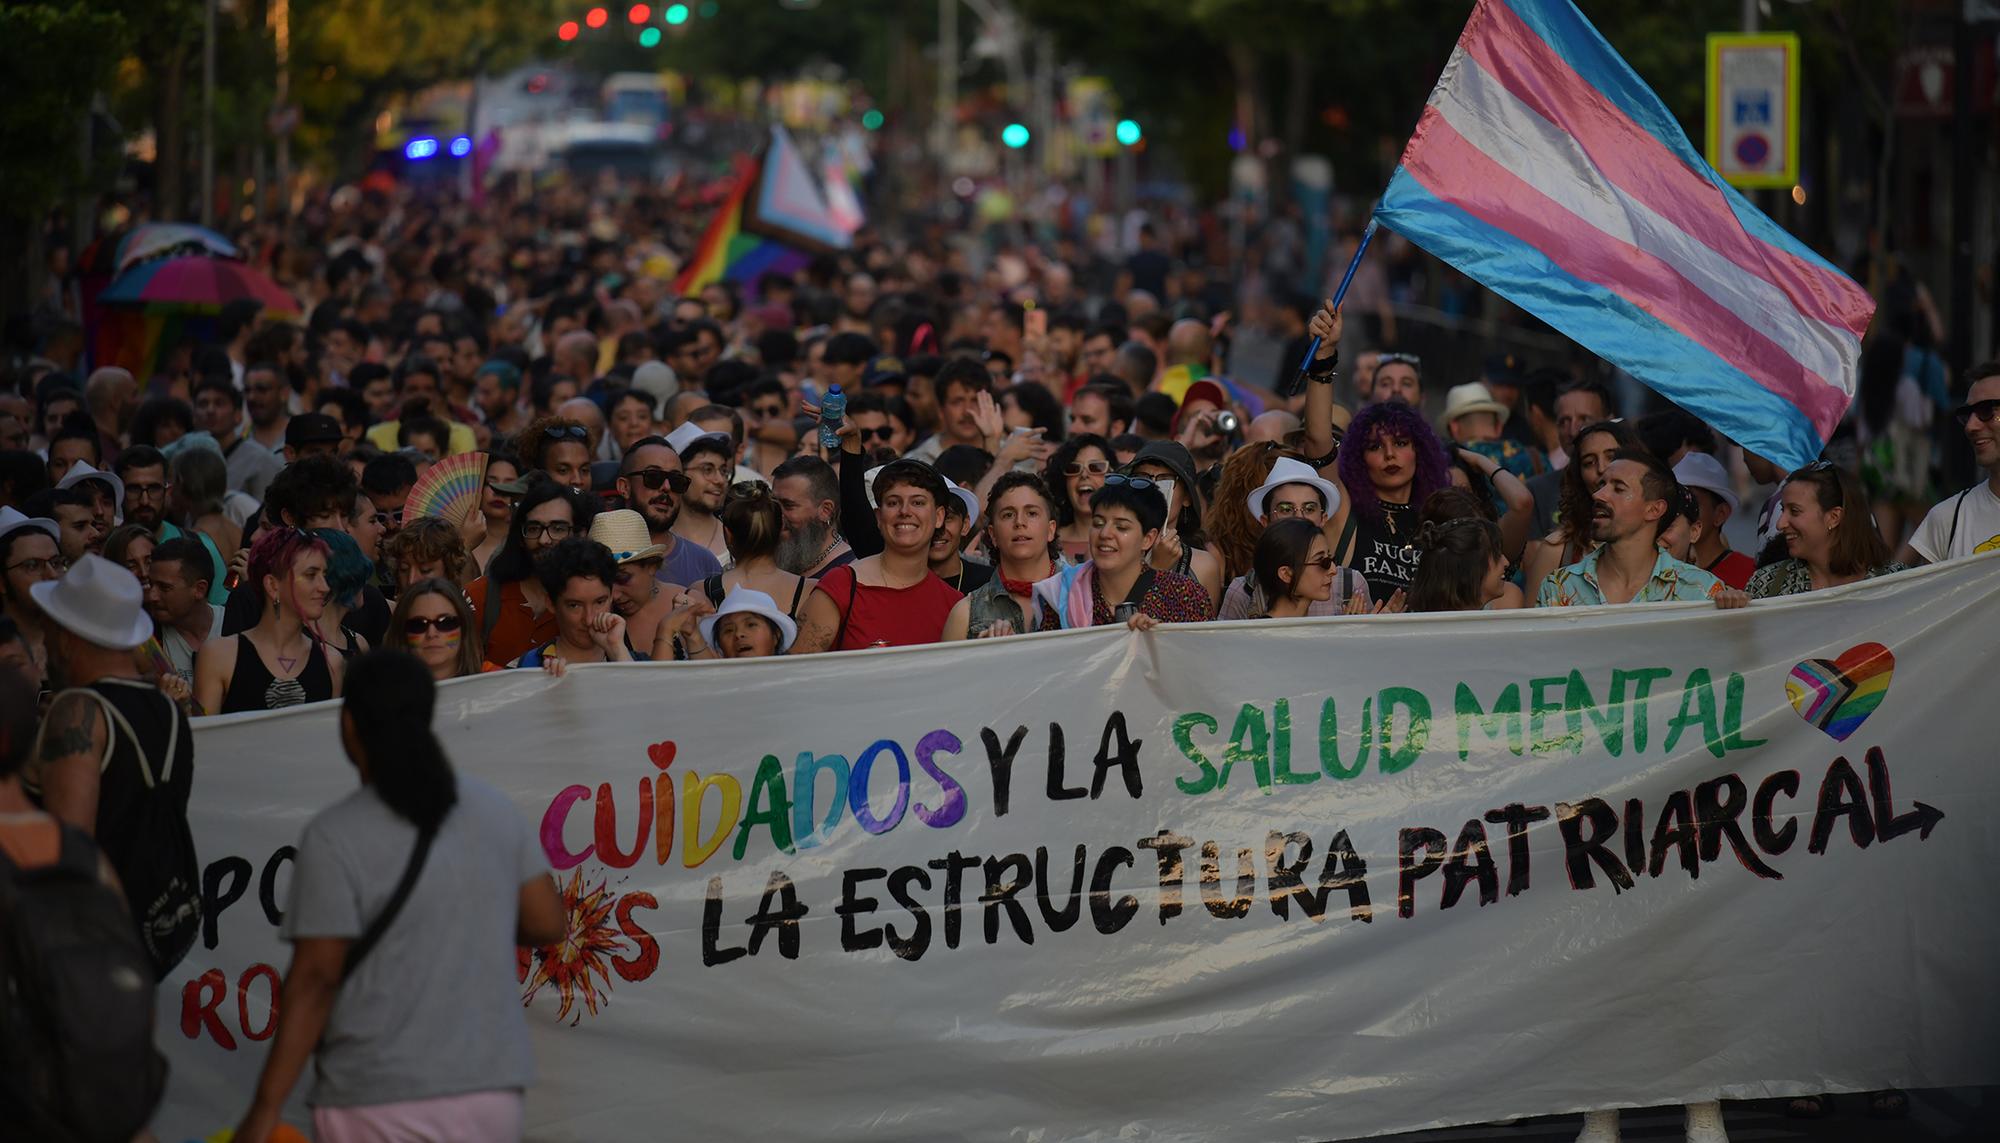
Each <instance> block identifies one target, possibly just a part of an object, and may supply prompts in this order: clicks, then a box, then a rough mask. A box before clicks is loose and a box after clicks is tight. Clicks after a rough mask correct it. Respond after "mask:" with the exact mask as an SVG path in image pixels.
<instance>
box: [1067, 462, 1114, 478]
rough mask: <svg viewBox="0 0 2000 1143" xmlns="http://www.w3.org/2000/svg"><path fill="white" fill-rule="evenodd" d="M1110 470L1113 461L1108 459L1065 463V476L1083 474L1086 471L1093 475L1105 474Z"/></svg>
mask: <svg viewBox="0 0 2000 1143" xmlns="http://www.w3.org/2000/svg"><path fill="white" fill-rule="evenodd" d="M1110 471H1111V462H1110V461H1108V460H1092V461H1085V462H1084V463H1082V464H1076V463H1070V464H1065V465H1063V475H1064V476H1082V475H1083V474H1084V473H1086V472H1088V473H1089V474H1090V475H1092V476H1103V475H1104V474H1105V473H1107V472H1110Z"/></svg>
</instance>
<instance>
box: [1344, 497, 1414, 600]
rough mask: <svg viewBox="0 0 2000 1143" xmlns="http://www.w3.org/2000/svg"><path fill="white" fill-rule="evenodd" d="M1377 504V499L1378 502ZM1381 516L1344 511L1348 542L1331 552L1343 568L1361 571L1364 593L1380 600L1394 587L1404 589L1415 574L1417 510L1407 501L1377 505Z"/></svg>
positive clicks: (1396, 589) (1394, 589) (1387, 596)
mask: <svg viewBox="0 0 2000 1143" xmlns="http://www.w3.org/2000/svg"><path fill="white" fill-rule="evenodd" d="M1378 503H1379V502H1378ZM1380 507H1381V510H1382V515H1381V516H1380V517H1379V518H1378V519H1374V520H1370V519H1368V518H1367V517H1365V516H1363V515H1362V514H1361V513H1360V512H1352V513H1349V514H1348V517H1347V526H1348V530H1349V531H1350V532H1352V533H1353V536H1354V539H1353V543H1352V544H1343V545H1341V546H1342V547H1343V548H1345V549H1347V550H1346V551H1343V552H1337V553H1335V558H1336V559H1338V560H1339V561H1340V563H1341V564H1342V565H1343V566H1345V567H1350V568H1353V569H1354V570H1356V571H1358V572H1360V573H1361V578H1363V579H1365V580H1367V581H1368V594H1369V596H1370V597H1371V598H1373V599H1375V600H1377V601H1380V600H1385V599H1388V598H1389V597H1390V596H1391V595H1394V594H1395V593H1396V592H1397V591H1398V590H1402V591H1408V590H1409V588H1410V581H1411V580H1412V579H1413V578H1415V577H1416V574H1417V556H1418V555H1419V554H1420V553H1419V552H1418V551H1417V513H1416V509H1414V508H1412V507H1411V506H1410V505H1408V504H1381V505H1380Z"/></svg>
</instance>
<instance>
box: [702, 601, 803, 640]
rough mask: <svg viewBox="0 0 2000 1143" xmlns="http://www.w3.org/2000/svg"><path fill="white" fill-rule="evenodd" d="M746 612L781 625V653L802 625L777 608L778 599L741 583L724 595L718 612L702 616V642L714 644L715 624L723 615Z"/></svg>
mask: <svg viewBox="0 0 2000 1143" xmlns="http://www.w3.org/2000/svg"><path fill="white" fill-rule="evenodd" d="M744 612H748V613H749V614H751V615H756V616H760V617H762V618H764V619H767V620H769V621H770V623H771V625H772V626H773V627H776V628H777V629H778V654H780V655H782V654H784V653H785V652H786V651H788V650H790V649H791V646H792V640H794V639H797V638H798V637H799V625H798V624H796V623H794V622H792V617H791V616H789V615H786V614H785V613H784V612H783V611H780V610H778V601H777V600H775V599H772V598H771V597H770V596H768V595H765V594H764V593H763V592H761V591H758V590H757V589H756V588H751V587H744V586H742V585H741V584H739V585H737V586H735V587H732V588H730V589H729V594H728V595H725V596H723V597H722V606H721V607H718V608H716V609H715V614H713V615H708V616H704V617H703V618H702V621H701V640H702V642H704V643H707V644H708V645H709V646H711V647H713V646H715V625H716V624H718V623H720V622H722V617H723V616H725V615H737V614H741V613H744Z"/></svg>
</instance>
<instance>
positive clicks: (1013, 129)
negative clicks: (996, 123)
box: [1000, 123, 1028, 151]
mask: <svg viewBox="0 0 2000 1143" xmlns="http://www.w3.org/2000/svg"><path fill="white" fill-rule="evenodd" d="M1000 141H1001V142H1002V143H1005V144H1007V145H1008V146H1009V147H1012V148H1013V149H1015V150H1016V151H1018V150H1020V149H1021V148H1023V147H1025V146H1027V145H1028V128H1027V125H1026V124H1022V123H1009V124H1007V125H1006V126H1005V127H1002V128H1001V129H1000Z"/></svg>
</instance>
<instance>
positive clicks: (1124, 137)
mask: <svg viewBox="0 0 2000 1143" xmlns="http://www.w3.org/2000/svg"><path fill="white" fill-rule="evenodd" d="M1141 138H1144V133H1143V132H1141V131H1140V130H1139V121H1138V120H1136V119H1120V120H1119V121H1118V141H1119V142H1120V143H1122V144H1124V145H1125V146H1127V147H1130V146H1132V145H1134V144H1136V143H1137V142H1138V141H1139V140H1140V139H1141Z"/></svg>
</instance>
